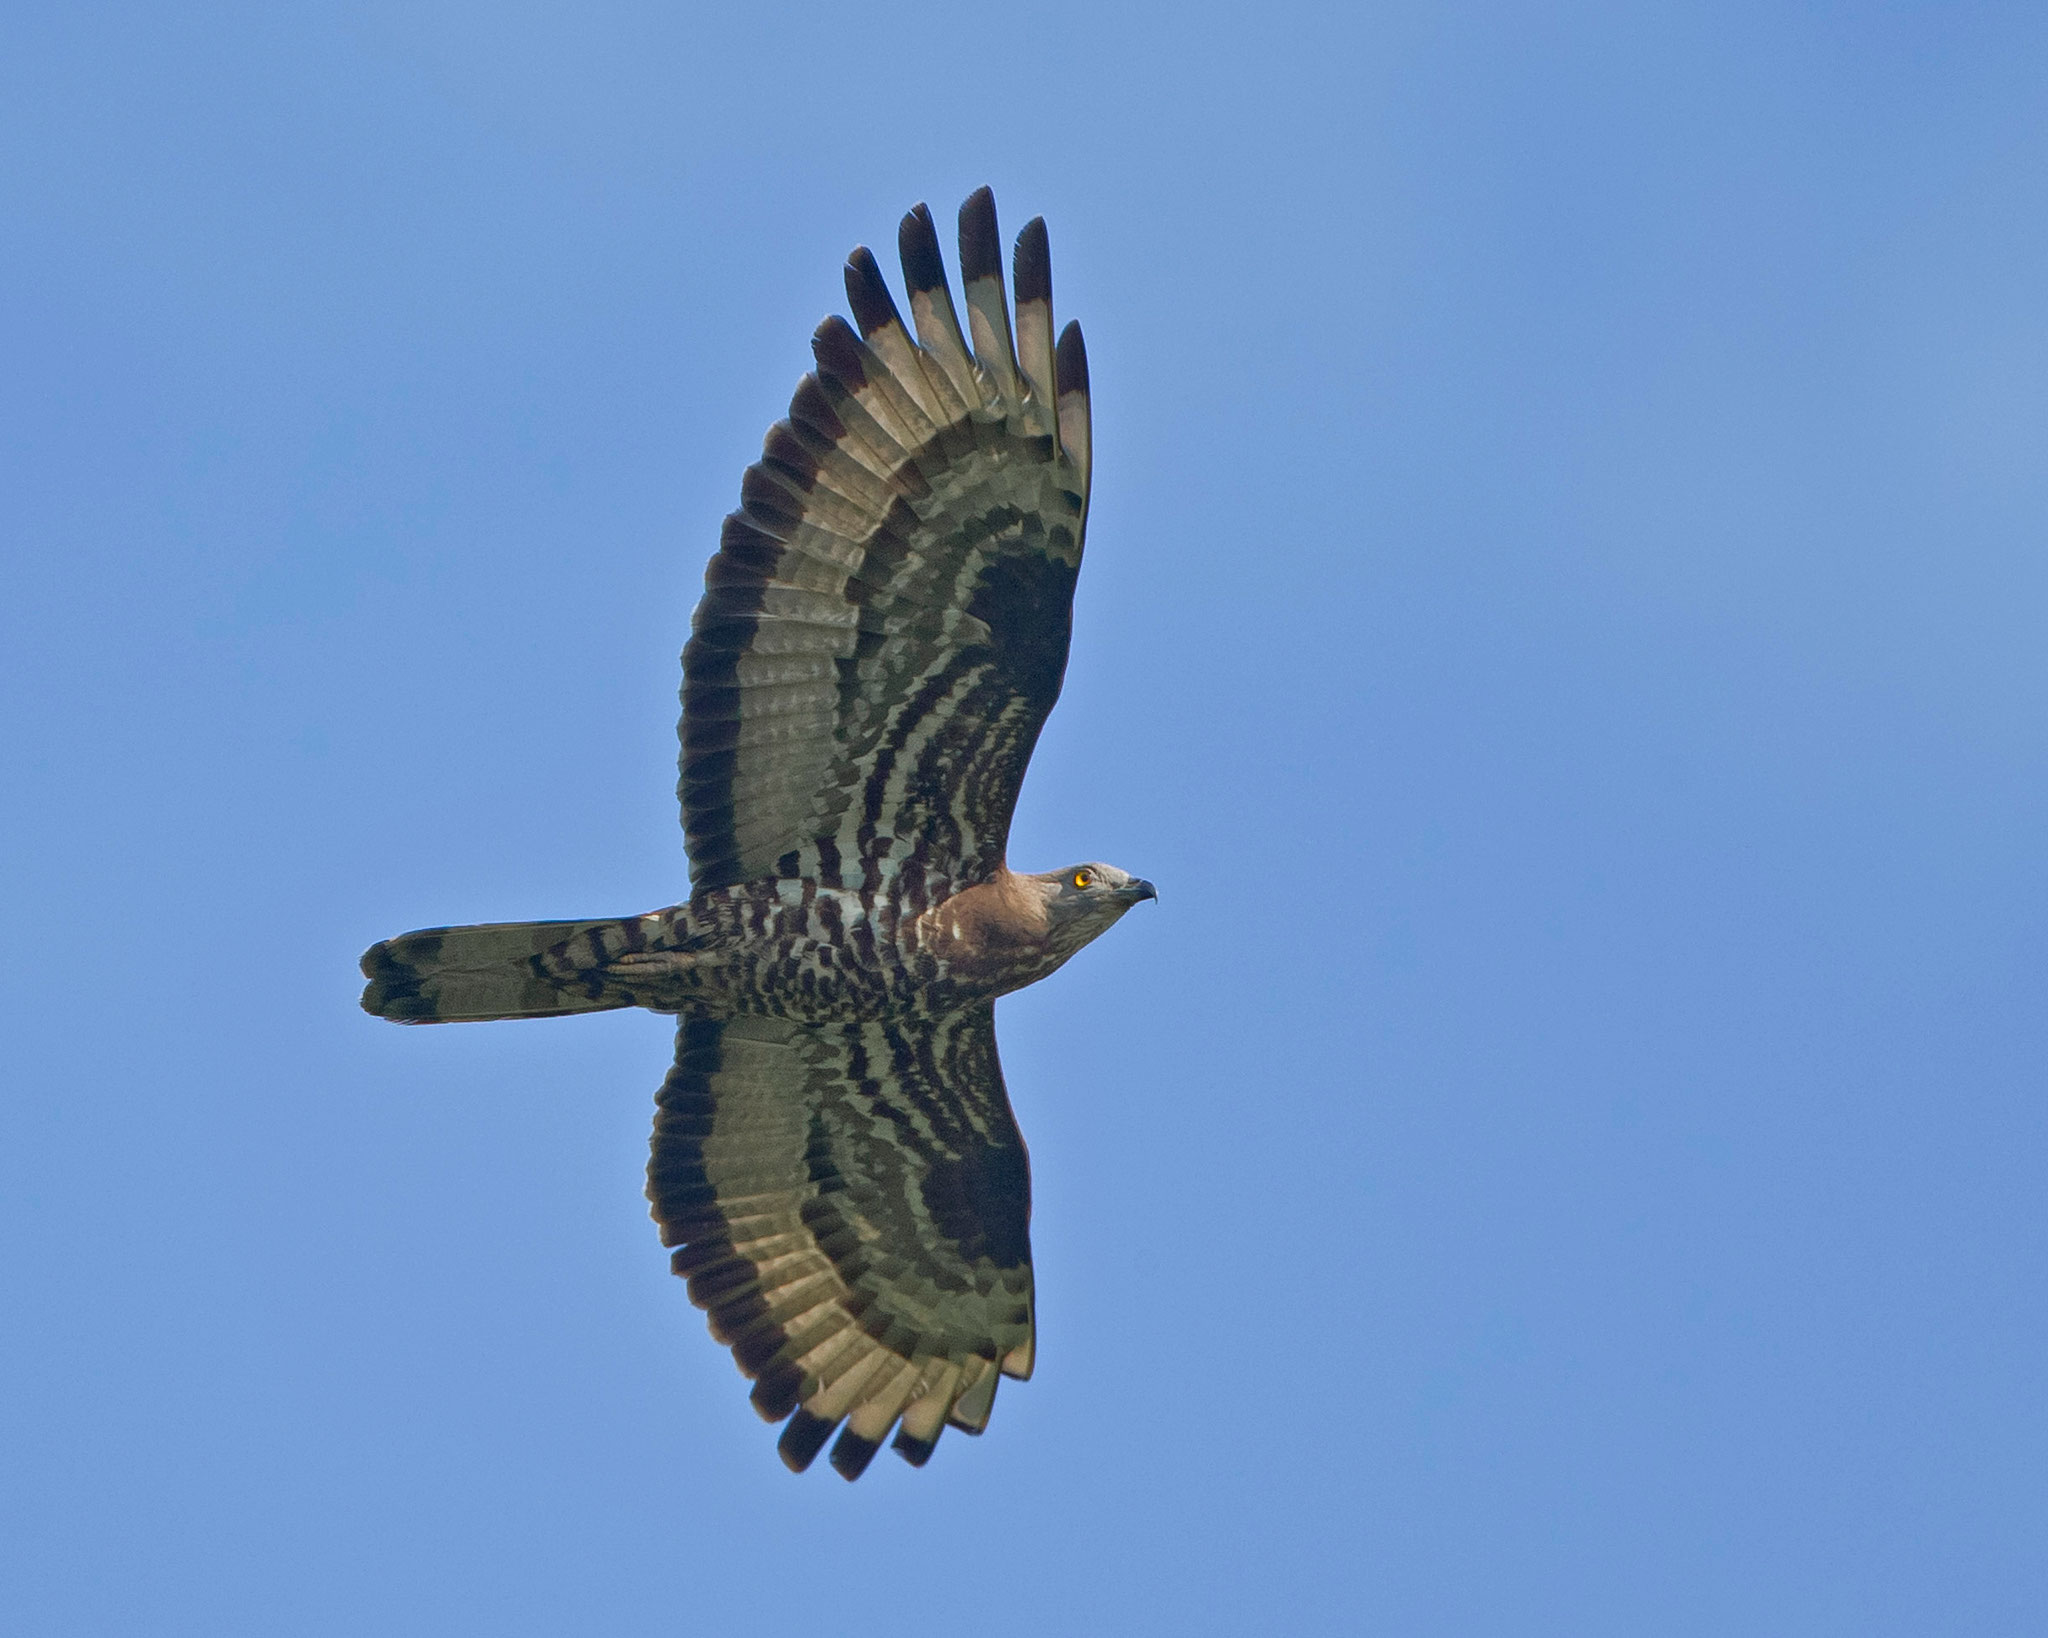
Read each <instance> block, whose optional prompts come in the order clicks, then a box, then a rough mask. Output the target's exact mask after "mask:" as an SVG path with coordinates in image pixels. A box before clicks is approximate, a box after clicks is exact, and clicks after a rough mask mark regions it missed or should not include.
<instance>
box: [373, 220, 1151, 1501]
mask: <svg viewBox="0 0 2048 1638" xmlns="http://www.w3.org/2000/svg"><path fill="white" fill-rule="evenodd" d="M900 245H901V250H902V257H903V275H904V280H905V283H906V284H907V286H908V289H909V295H910V313H911V319H912V322H913V323H914V325H915V326H916V330H917V339H916V340H915V341H913V340H912V339H911V337H910V334H909V332H908V331H906V330H905V328H904V325H903V321H902V319H901V317H900V316H899V315H898V312H897V309H896V304H895V302H894V301H893V300H892V299H891V297H890V294H889V290H888V286H887V285H886V284H885V283H884V282H883V279H882V275H881V272H880V270H879V269H878V268H877V267H876V265H875V259H874V257H873V256H872V255H871V254H869V252H868V251H867V250H866V249H865V248H862V249H857V250H855V251H854V252H853V254H852V256H851V257H850V258H848V260H847V264H846V293H847V299H848V302H849V304H850V305H851V307H852V309H853V315H854V319H855V321H856V323H857V324H858V326H859V329H858V331H856V330H855V329H854V328H853V327H852V326H849V325H848V324H847V323H846V322H845V321H844V320H842V319H840V318H837V317H833V318H828V319H827V320H826V321H825V322H824V323H823V324H822V325H820V326H819V328H818V331H817V334H816V335H815V336H814V337H813V339H812V344H811V345H812V350H813V351H814V353H815V354H816V357H817V366H818V367H817V370H816V372H815V373H814V374H811V375H808V376H806V377H805V378H804V380H803V382H802V383H801V384H800V385H799V386H798V388H797V390H796V396H795V398H794V399H793V400H792V402H791V404H790V408H789V418H788V419H787V420H785V421H782V422H779V423H777V425H776V426H775V427H774V428H773V429H771V430H770V432H769V434H768V438H767V443H766V446H765V448H764V449H763V450H762V454H761V459H760V460H759V461H757V462H755V463H754V465H753V466H751V467H749V468H748V469H747V474H746V477H745V479H744V480H743V482H742V484H741V487H740V497H741V505H740V510H739V511H737V512H735V513H733V514H732V515H731V516H730V517H728V518H727V519H726V520H725V526H724V531H723V534H722V536H721V538H720V541H719V547H718V551H717V553H716V554H715V555H714V556H713V557H712V559H711V564H710V567H709V569H708V570H707V571H706V573H705V576H704V596H703V599H702V601H700V602H699V603H698V605H697V612H696V615H695V617H694V619H693V620H692V621H691V636H690V640H689V643H688V646H686V647H685V648H684V650H683V717H682V725H681V735H682V782H681V785H680V787H679V794H680V796H681V799H682V808H683V831H684V836H685V840H686V844H687V847H688V851H689V857H690V885H691V891H690V897H689V899H688V901H687V902H686V903H683V904H678V905H674V906H671V907H670V908H668V909H666V910H656V911H654V912H652V913H650V914H648V915H644V916H635V917H629V918H627V919H625V920H621V921H571V922H516V923H508V924H501V925H495V926H484V927H439V928H432V929H429V930H426V931H423V932H416V933H406V934H404V935H402V936H401V937H398V938H394V939H390V940H387V941H385V942H384V943H381V944H378V945H376V946H375V947H373V948H372V949H371V950H370V951H369V952H368V953H367V954H366V955H365V956H364V957H363V972H364V973H365V975H366V976H367V977H368V978H369V981H370V982H369V987H368V988H367V989H366V990H365V991H364V992H363V1006H364V1008H365V1009H366V1010H367V1011H369V1012H372V1013H374V1014H376V1015H377V1016H378V1017H381V1018H388V1019H392V1020H394V1021H396V1022H399V1023H411V1024H419V1023H435V1022H446V1021H452V1020H461V1019H490V1018H539V1017H549V1016H558V1015H561V1014H564V1013H572V1012H591V1011H597V1010H600V1009H604V1008H609V1007H632V1006H639V1007H649V1008H652V1009H653V1010H655V1011H657V1012H664V1013H673V1014H675V1015H676V1016H677V1018H678V1020H679V1022H678V1027H677V1031H676V1061H675V1067H674V1068H673V1069H671V1070H670V1071H669V1074H668V1078H667V1080H666V1081H664V1082H663V1083H662V1087H661V1091H660V1092H659V1094H658V1095H657V1097H656V1114H655V1122H654V1141H653V1156H652V1159H651V1160H650V1162H649V1165H648V1171H647V1195H648V1199H649V1200H650V1201H652V1202H653V1215H654V1218H655V1220H656V1222H658V1223H659V1224H660V1225H661V1237H662V1242H663V1244H665V1245H668V1246H671V1247H673V1248H674V1256H673V1263H674V1268H675V1271H676V1273H678V1274H680V1275H682V1276H684V1277H685V1278H686V1279H687V1280H688V1282H689V1292H690V1299H691V1301H693V1302H695V1303H696V1304H697V1305H698V1306H699V1307H700V1308H703V1309H705V1310H706V1311H707V1312H708V1314H709V1315H710V1321H711V1331H712V1334H713V1335H714V1336H715V1337H717V1338H718V1340H719V1341H720V1342H722V1343H725V1344H726V1345H727V1346H729V1347H730V1348H731V1349H732V1351H733V1357H734V1358H735V1359H736V1360H738V1362H739V1366H740V1369H741V1370H742V1371H743V1372H745V1373H746V1374H747V1375H748V1376H749V1377H751V1378H753V1381H754V1389H753V1403H754V1406H755V1408H756V1409H757V1410H759V1411H760V1413H761V1415H762V1416H763V1417H764V1418H766V1419H767V1420H769V1421H784V1420H785V1419H786V1422H787V1425H786V1426H785V1428H784V1429H783V1433H782V1437H781V1440H780V1443H779V1445H778V1449H779V1450H780V1452H781V1455H782V1459H783V1460H784V1461H785V1462H786V1463H787V1464H788V1465H789V1466H790V1467H791V1468H793V1469H795V1470H798V1471H801V1470H802V1469H804V1468H805V1467H807V1466H808V1465H809V1464H810V1462H811V1460H812V1459H813V1458H814V1457H815V1456H816V1455H817V1453H818V1451H819V1449H820V1448H821V1447H822V1446H823V1445H824V1443H825V1441H826V1439H827V1438H828V1437H829V1436H830V1435H831V1433H832V1432H833V1430H834V1429H835V1428H837V1429H839V1430H840V1432H839V1437H838V1440H837V1441H836V1442H835V1443H834V1444H833V1447H832V1457H831V1460H832V1465H833V1467H835V1468H836V1469H838V1471H839V1472H840V1473H842V1474H844V1475H845V1476H846V1477H847V1478H849V1479H852V1478H857V1477H859V1475H860V1474H861V1472H862V1471H863V1470H864V1469H865V1468H866V1467H867V1465H868V1462H869V1461H870V1459H871V1458H872V1457H873V1456H874V1453H875V1451H876V1450H877V1449H878V1448H879V1447H880V1445H881V1442H882V1440H883V1439H884V1438H886V1437H887V1436H888V1434H889V1431H890V1429H891V1428H894V1429H896V1437H895V1441H894V1448H895V1449H896V1450H897V1451H898V1452H899V1453H901V1455H902V1456H903V1457H904V1458H905V1459H906V1460H908V1461H909V1462H911V1463H912V1464H914V1465H917V1466H922V1465H923V1464H924V1462H925V1461H926V1460H927V1459H928V1458H929V1457H930V1455H931V1453H932V1447H933V1446H934V1445H935V1444H936V1443H937V1441H938V1438H939V1435H940V1433H941V1432H942V1431H943V1430H944V1429H945V1427H946V1426H947V1425H948V1424H949V1423H950V1424H951V1425H952V1426H954V1427H957V1428H961V1429H963V1430H965V1431H966V1432H969V1433H979V1432H980V1431H981V1430H982V1429H983V1428H984V1427H986V1426H987V1424H988V1418H989V1412H990V1409H991V1407H992V1406H993V1404H994V1400H995V1390H996V1383H997V1380H998V1377H999V1376H1014V1377H1020V1378H1021V1377H1026V1376H1029V1375H1030V1374H1031V1364H1032V1352H1033V1332H1032V1283H1031V1247H1030V1238H1029V1222H1030V1215H1031V1189H1030V1174H1029V1170H1028V1167H1027V1164H1026V1160H1025V1152H1024V1140H1023V1138H1022V1136H1021V1135H1020V1134H1019V1133H1018V1130H1017V1125H1016V1121H1015V1119H1014V1118H1013V1117H1012V1115H1011V1113H1010V1105H1009V1098H1008V1096H1007V1095H1006V1093H1005V1091H1004V1088H1003V1074H1002V1067H1001V1065H1000V1064H999V1063H998V1061H997V1058H996V1036H995V1011H994V1003H995V998H996V997H997V996H999V995H1003V994H1006V993H1007V992H1009V991H1011V990H1015V989H1020V988H1022V987H1023V986H1024V985H1026V984H1031V983H1035V982H1036V981H1037V980H1039V979H1041V978H1044V977H1045V976H1046V975H1047V974H1048V973H1051V972H1052V971H1053V970H1054V969H1055V968H1057V967H1058V966H1060V965H1061V963H1063V962H1064V961H1066V960H1067V958H1068V957H1069V956H1071V955H1073V954H1074V952H1075V951H1077V950H1078V949H1080V948H1081V946H1082V945H1084V944H1086V943H1087V942H1088V941H1089V940H1090V939H1093V938H1095V937H1096V936H1098V935H1099V934H1101V933H1103V932H1105V931H1107V930H1108V928H1109V927H1110V926H1111V924H1113V923H1114V922H1115V921H1116V920H1117V919H1118V918H1119V917H1121V916H1122V915H1123V913H1124V912H1125V911H1126V910H1128V909H1129V908H1130V907H1131V906H1132V905H1134V904H1136V903H1138V902H1139V901H1140V900H1141V899H1149V898H1152V897H1154V896H1155V895H1154V893H1153V890H1152V886H1151V884H1150V883H1148V882H1144V881H1141V880H1139V879H1138V878H1136V877H1134V876H1131V875H1128V874H1126V873H1125V872H1124V871H1122V870H1119V869H1117V868H1116V867H1114V866H1113V865H1106V864H1082V865H1070V866H1068V867H1067V868H1066V869H1063V870H1053V871H1047V872H1045V873H1044V874H1041V875H1020V874H1018V873H1016V872H1014V871H1012V870H1011V869H1010V868H1009V865H1008V863H1007V862H1006V860H1005V850H1006V843H1007V840H1008V836H1009V829H1010V815H1011V813H1012V811H1013V810H1014V808H1015V807H1016V803H1017V791H1018V786H1019V785H1020V783H1021V782H1022V780H1023V778H1024V768H1025V764H1026V763H1027V762H1028V761H1029V760H1030V757H1031V749H1032V746H1033V745H1034V743H1035V742H1036V741H1037V738H1038V733H1039V730H1040V728H1041V727H1043V726H1044V723H1045V718H1046V713H1047V712H1049V711H1050V710H1051V709H1052V707H1053V702H1054V700H1056V699H1057V698H1058V697H1059V691H1060V680H1061V677H1062V676H1063V674H1064V673H1065V670H1066V663H1067V643H1068V635H1069V631H1070V629H1071V609H1072V602H1073V594H1074V577H1075V574H1076V572H1077V571H1078V570H1079V568H1080V564H1081V538H1082V531H1083V528H1084V526H1085V524H1086V521H1087V512H1088V467H1089V408H1088V364H1087V356H1086V354H1085V352H1084V351H1083V349H1082V345H1081V331H1080V328H1079V326H1077V325H1073V324H1069V325H1068V326H1067V328H1066V331H1065V333H1064V334H1062V335H1061V336H1060V338H1059V341H1058V344H1057V345H1055V344H1054V341H1053V327H1052V275H1051V264H1050V261H1049V259H1048V254H1047V248H1046V236H1045V224H1044V222H1043V221H1033V222H1031V223H1030V224H1029V225H1028V226H1026V228H1025V229H1024V231H1023V233H1022V234H1020V235H1019V236H1018V239H1017V245H1016V258H1015V275H1016V330H1015V337H1014V340H1013V338H1012V332H1011V323H1010V319H1011V314H1010V306H1009V302H1008V300H1007V299H1006V297H1005V294H1004V290H1003V274H1002V256H1001V242H1000V240H999V239H998V237H997V231H996V214H995V201H994V199H993V198H992V197H991V196H990V194H989V191H988V190H987V189H986V188H983V189H981V190H980V191H979V192H977V193H975V194H974V195H973V196H972V197H971V198H969V199H968V201H967V203H966V204H965V205H963V206H962V207H961V211H960V271H961V277H962V280H963V282H964V284H965V287H966V306H967V313H966V318H967V331H966V334H964V335H963V333H962V330H961V326H960V318H959V315H958V313H957V311H956V309H955V308H954V305H953V297H952V293H951V291H950V290H949V289H948V287H947V283H946V274H945V268H944V264H943V263H942V262H941V260H940V256H939V245H938V238H937V235H936V234H935V232H934V231H933V227H932V219H931V214H930V212H928V211H927V210H926V209H925V207H924V206H922V205H920V206H918V207H917V209H915V210H913V211H912V212H911V213H910V214H909V215H908V216H906V217H904V219H903V224H902V229H901V233H900ZM969 337H971V338H972V340H971V343H970V340H969Z"/></svg>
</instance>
